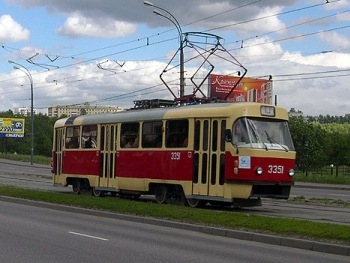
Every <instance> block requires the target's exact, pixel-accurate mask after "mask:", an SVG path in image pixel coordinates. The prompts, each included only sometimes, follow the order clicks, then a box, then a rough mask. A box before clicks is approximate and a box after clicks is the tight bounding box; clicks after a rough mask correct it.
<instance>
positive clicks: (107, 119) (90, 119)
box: [55, 102, 287, 127]
mask: <svg viewBox="0 0 350 263" xmlns="http://www.w3.org/2000/svg"><path fill="white" fill-rule="evenodd" d="M261 105H262V104H260V103H254V102H242V103H241V102H234V103H206V104H196V105H186V106H178V107H165V108H153V109H135V110H129V111H123V112H117V113H106V114H93V115H80V116H76V117H70V118H64V119H60V120H58V121H57V122H56V123H55V127H60V126H64V125H92V124H97V123H115V122H135V121H140V120H142V121H151V120H161V119H174V118H177V119H178V118H191V117H208V118H210V117H226V116H228V115H232V112H233V111H234V112H236V113H237V114H239V115H241V116H245V115H249V114H248V112H250V111H249V109H251V108H252V107H253V108H255V109H259V110H258V111H259V112H260V106H261ZM254 106H255V107H254ZM270 106H272V105H270ZM285 112H286V111H285ZM285 115H286V116H281V117H282V118H287V112H286V114H285Z"/></svg>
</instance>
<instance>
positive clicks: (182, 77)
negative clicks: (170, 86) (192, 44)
mask: <svg viewBox="0 0 350 263" xmlns="http://www.w3.org/2000/svg"><path fill="white" fill-rule="evenodd" d="M143 3H144V4H145V5H147V6H152V7H155V8H157V9H159V10H162V11H164V12H165V13H167V14H168V15H169V16H166V15H164V14H162V13H161V12H159V11H157V10H153V13H155V14H156V15H159V16H162V17H164V18H166V19H168V20H169V21H170V22H171V23H173V24H174V26H175V27H176V29H177V31H178V33H179V38H180V98H181V97H183V96H184V95H185V94H184V93H185V70H184V63H185V62H184V50H183V36H182V29H181V25H180V23H179V22H178V21H177V19H176V18H175V17H174V16H173V15H172V14H171V13H170V12H169V11H168V10H166V9H164V8H162V7H159V6H156V5H154V4H153V3H151V2H148V1H144V2H143Z"/></svg>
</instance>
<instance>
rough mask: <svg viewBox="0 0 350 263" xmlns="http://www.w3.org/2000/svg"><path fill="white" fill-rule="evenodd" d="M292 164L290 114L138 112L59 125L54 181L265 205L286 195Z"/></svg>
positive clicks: (264, 109) (218, 109)
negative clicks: (267, 201) (268, 200)
mask: <svg viewBox="0 0 350 263" xmlns="http://www.w3.org/2000/svg"><path fill="white" fill-rule="evenodd" d="M294 164H295V150H294V146H293V142H292V139H291V135H290V132H289V128H288V114H287V111H286V110H284V109H282V108H280V107H276V106H272V105H267V104H260V103H249V102H243V103H207V104H198V105H187V106H178V107H164V108H154V109H146V110H145V109H143V110H138V109H136V110H130V111H125V112H120V113H114V114H100V115H81V116H77V117H70V118H65V119H60V120H58V121H57V122H56V123H55V126H54V143H53V162H52V166H53V167H52V171H53V174H54V176H53V178H54V184H58V185H64V186H68V185H72V186H73V191H74V192H75V193H79V192H80V191H82V190H91V191H92V193H93V194H94V195H96V196H99V195H101V194H103V193H105V192H110V193H113V194H118V195H131V196H140V195H154V196H155V198H156V201H157V202H158V203H165V202H168V201H170V200H177V201H183V202H184V203H186V204H188V205H190V206H192V207H195V206H197V205H198V204H204V203H210V202H215V203H226V204H230V205H234V206H252V205H260V204H261V198H263V197H268V198H282V199H287V198H288V197H289V193H290V189H291V186H292V185H293V175H294Z"/></svg>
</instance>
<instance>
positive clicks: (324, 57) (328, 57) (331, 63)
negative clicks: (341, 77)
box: [282, 52, 350, 68]
mask: <svg viewBox="0 0 350 263" xmlns="http://www.w3.org/2000/svg"><path fill="white" fill-rule="evenodd" d="M282 60H287V61H290V62H294V63H298V64H300V65H313V66H320V67H337V68H349V67H350V54H346V53H337V52H329V53H322V54H316V55H311V56H303V55H301V54H300V53H288V52H287V53H285V54H284V55H283V57H282Z"/></svg>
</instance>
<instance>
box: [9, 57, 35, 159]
mask: <svg viewBox="0 0 350 263" xmlns="http://www.w3.org/2000/svg"><path fill="white" fill-rule="evenodd" d="M9 63H11V64H15V65H17V66H14V67H13V68H14V69H18V70H20V71H22V72H23V73H24V74H26V75H27V77H28V78H29V81H30V164H31V165H33V155H34V91H33V90H34V85H33V77H32V75H31V74H30V72H29V70H28V69H27V68H26V67H25V66H23V65H21V64H18V63H16V62H14V61H11V60H9Z"/></svg>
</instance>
